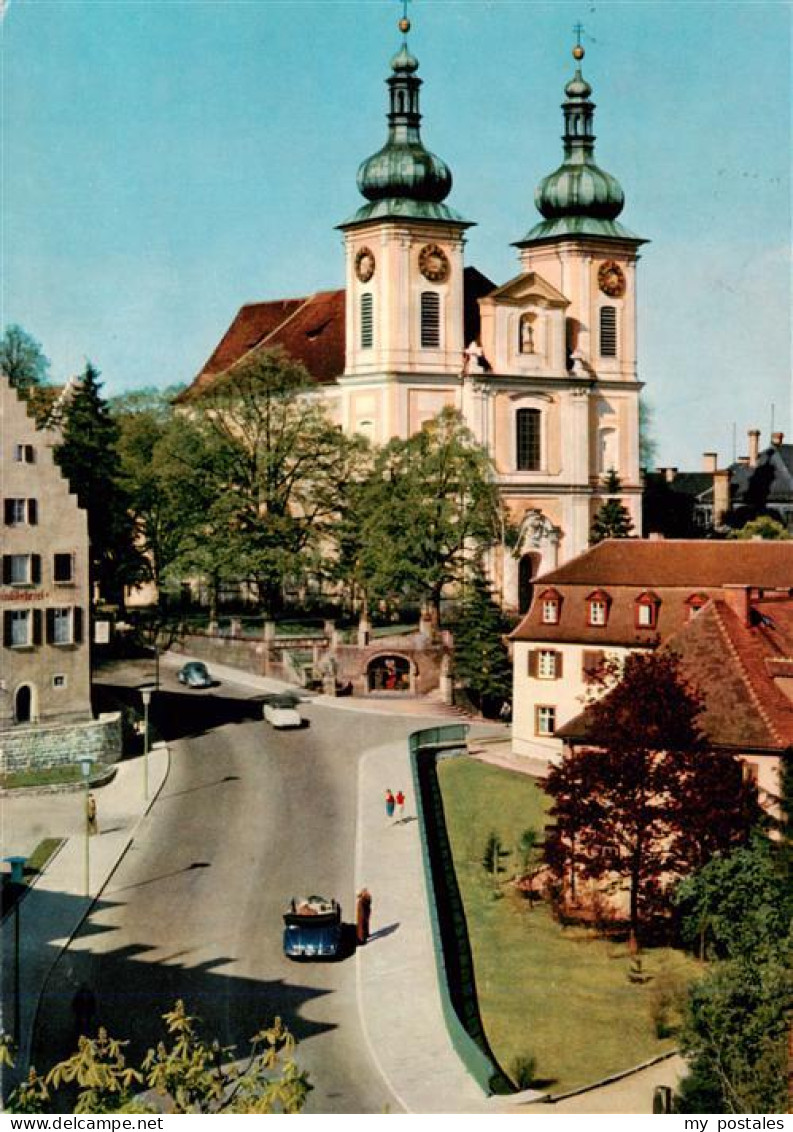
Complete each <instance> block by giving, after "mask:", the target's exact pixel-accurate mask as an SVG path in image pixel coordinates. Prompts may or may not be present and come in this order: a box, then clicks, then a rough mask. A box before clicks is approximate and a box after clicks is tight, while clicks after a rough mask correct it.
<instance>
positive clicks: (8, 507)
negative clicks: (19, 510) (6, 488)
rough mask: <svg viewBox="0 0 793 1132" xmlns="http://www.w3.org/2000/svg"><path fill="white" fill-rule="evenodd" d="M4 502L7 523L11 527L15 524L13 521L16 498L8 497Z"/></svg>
mask: <svg viewBox="0 0 793 1132" xmlns="http://www.w3.org/2000/svg"><path fill="white" fill-rule="evenodd" d="M3 502H4V507H3V510H4V512H5V515H4V519H5V525H6V526H7V527H10V526H12V525H13V522H14V500H13V499H6V500H4V501H3Z"/></svg>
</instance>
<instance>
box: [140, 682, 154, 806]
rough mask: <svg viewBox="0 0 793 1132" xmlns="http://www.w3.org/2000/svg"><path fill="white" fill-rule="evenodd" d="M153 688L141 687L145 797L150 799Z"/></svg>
mask: <svg viewBox="0 0 793 1132" xmlns="http://www.w3.org/2000/svg"><path fill="white" fill-rule="evenodd" d="M152 691H153V689H152V688H141V689H140V696H141V698H143V701H144V798H145V799H146V800H147V801H148V705H149V704H150V703H152Z"/></svg>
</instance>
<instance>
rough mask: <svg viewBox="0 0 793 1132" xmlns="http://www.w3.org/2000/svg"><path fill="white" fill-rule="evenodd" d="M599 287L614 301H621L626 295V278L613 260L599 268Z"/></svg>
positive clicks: (607, 261) (608, 260)
mask: <svg viewBox="0 0 793 1132" xmlns="http://www.w3.org/2000/svg"><path fill="white" fill-rule="evenodd" d="M598 287H600V289H601V291H602V292H603V294H604V295H608V296H609V298H612V299H619V298H620V297H621V296H622V295H624V294H625V276H624V274H623V272H622V268H621V267H620V265H619V264H618V263H615V262H614V260H613V259H607V260H606V261H605V262H604V263H601V265H600V267H599V268H598Z"/></svg>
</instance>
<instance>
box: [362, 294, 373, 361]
mask: <svg viewBox="0 0 793 1132" xmlns="http://www.w3.org/2000/svg"><path fill="white" fill-rule="evenodd" d="M372 346H374V295H372V293H371V291H365V292H364V294H363V295H361V349H362V350H371V348H372Z"/></svg>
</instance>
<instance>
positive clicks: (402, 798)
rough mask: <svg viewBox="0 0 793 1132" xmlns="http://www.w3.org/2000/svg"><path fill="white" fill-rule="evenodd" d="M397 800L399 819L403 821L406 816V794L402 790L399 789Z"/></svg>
mask: <svg viewBox="0 0 793 1132" xmlns="http://www.w3.org/2000/svg"><path fill="white" fill-rule="evenodd" d="M395 800H396V808H397V815H398V816H399V820H400V821H402V819H403V818H404V816H405V795H404V793H403V792H402V791H401V790H397V792H396V799H395Z"/></svg>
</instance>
